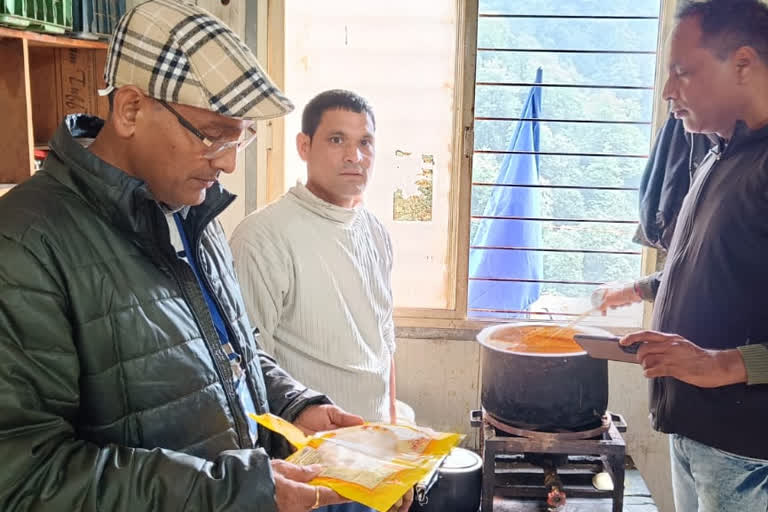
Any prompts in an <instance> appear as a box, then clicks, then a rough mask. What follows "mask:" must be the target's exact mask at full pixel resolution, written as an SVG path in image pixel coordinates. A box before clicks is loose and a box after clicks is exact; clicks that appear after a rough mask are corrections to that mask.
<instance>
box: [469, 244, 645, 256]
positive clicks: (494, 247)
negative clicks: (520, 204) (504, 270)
mask: <svg viewBox="0 0 768 512" xmlns="http://www.w3.org/2000/svg"><path fill="white" fill-rule="evenodd" d="M469 248H470V249H480V250H493V251H531V252H555V253H568V254H610V255H618V256H641V255H642V254H643V253H642V252H640V251H613V250H604V249H559V248H543V247H510V246H505V245H470V246H469Z"/></svg>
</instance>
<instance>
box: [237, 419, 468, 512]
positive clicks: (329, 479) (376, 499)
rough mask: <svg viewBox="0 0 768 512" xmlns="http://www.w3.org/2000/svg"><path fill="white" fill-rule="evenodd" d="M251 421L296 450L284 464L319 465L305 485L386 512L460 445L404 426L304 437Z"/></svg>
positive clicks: (280, 422) (287, 427)
mask: <svg viewBox="0 0 768 512" xmlns="http://www.w3.org/2000/svg"><path fill="white" fill-rule="evenodd" d="M250 417H251V418H252V419H253V420H255V421H257V422H258V423H259V424H261V425H262V426H264V427H266V428H268V429H269V430H272V431H274V432H277V433H279V434H282V435H283V436H284V437H285V438H286V439H287V440H288V442H289V443H291V444H292V445H293V446H294V447H295V448H296V452H295V453H294V454H293V455H291V456H290V457H288V459H286V460H288V462H292V463H294V464H297V465H300V466H308V465H311V464H320V465H321V466H323V471H322V472H321V473H320V474H319V475H318V476H317V477H316V478H315V479H314V480H312V481H311V482H310V483H311V484H312V485H322V486H324V487H329V488H331V489H333V490H334V491H336V492H337V493H339V494H340V495H342V496H344V497H345V498H347V499H350V500H352V501H356V502H358V503H362V504H363V505H366V506H368V507H371V508H373V509H375V510H378V511H379V512H386V511H387V510H389V508H390V507H392V505H394V504H395V503H397V500H399V499H400V498H402V497H403V495H405V493H406V492H408V490H409V489H410V488H411V487H413V486H414V485H415V484H416V483H417V482H418V481H419V480H421V479H422V478H423V477H424V476H425V475H426V474H427V473H429V472H430V471H431V470H432V469H433V468H434V467H435V466H436V465H437V464H438V463H439V462H440V459H441V458H442V457H443V456H444V455H446V454H447V453H448V452H450V451H451V448H453V447H454V446H456V445H457V444H459V442H460V441H461V439H462V438H463V437H464V436H462V435H459V434H447V433H442V432H434V431H433V430H430V429H427V428H423V427H416V426H406V425H389V424H385V423H366V424H364V425H360V426H355V427H347V428H340V429H338V430H332V431H329V432H318V433H317V434H315V435H313V436H310V437H307V436H305V435H304V433H303V432H302V431H301V430H299V429H298V428H296V427H295V426H294V425H292V424H291V423H289V422H287V421H285V420H284V419H282V418H279V417H277V416H274V415H272V414H262V415H260V416H256V415H254V414H250Z"/></svg>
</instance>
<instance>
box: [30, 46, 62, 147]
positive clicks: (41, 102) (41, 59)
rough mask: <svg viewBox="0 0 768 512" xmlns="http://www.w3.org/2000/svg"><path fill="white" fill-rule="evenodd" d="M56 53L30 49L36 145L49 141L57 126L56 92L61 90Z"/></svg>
mask: <svg viewBox="0 0 768 512" xmlns="http://www.w3.org/2000/svg"><path fill="white" fill-rule="evenodd" d="M56 52H57V49H56V48H53V47H36V48H30V51H29V70H30V76H31V77H32V81H31V82H30V90H31V95H32V126H33V133H34V138H33V140H34V141H35V143H36V144H44V143H46V142H47V141H48V140H50V138H51V136H52V135H53V133H54V132H55V131H56V127H57V126H58V125H59V120H60V118H59V112H58V108H57V107H56V105H57V102H58V94H57V91H60V90H61V80H60V79H59V78H60V77H59V75H58V73H57V72H56Z"/></svg>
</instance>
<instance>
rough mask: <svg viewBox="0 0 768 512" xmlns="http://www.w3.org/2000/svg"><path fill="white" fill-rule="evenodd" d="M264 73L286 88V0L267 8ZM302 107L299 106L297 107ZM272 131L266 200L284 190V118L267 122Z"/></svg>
mask: <svg viewBox="0 0 768 512" xmlns="http://www.w3.org/2000/svg"><path fill="white" fill-rule="evenodd" d="M267 25H268V27H269V29H268V32H267V56H268V58H267V73H268V74H269V76H270V77H271V78H272V80H273V82H274V84H275V85H276V86H277V87H279V88H280V90H283V91H284V90H285V0H274V1H270V2H269V3H268V7H267ZM299 108H301V107H299ZM267 124H268V125H269V127H270V131H271V134H272V150H271V151H270V152H269V153H268V154H267V202H272V201H274V200H275V199H277V198H278V197H280V196H281V195H283V191H284V190H285V121H284V120H283V118H278V119H272V120H270V121H267Z"/></svg>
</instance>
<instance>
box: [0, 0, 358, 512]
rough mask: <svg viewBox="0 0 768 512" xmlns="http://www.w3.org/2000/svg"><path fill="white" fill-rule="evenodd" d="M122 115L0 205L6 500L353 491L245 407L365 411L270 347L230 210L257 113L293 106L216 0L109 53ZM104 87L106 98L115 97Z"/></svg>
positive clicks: (299, 499)
mask: <svg viewBox="0 0 768 512" xmlns="http://www.w3.org/2000/svg"><path fill="white" fill-rule="evenodd" d="M105 79H106V82H107V85H108V86H109V89H110V90H111V92H110V94H111V95H112V96H111V104H112V111H111V113H110V116H109V119H108V120H107V121H106V122H101V121H94V122H91V123H85V127H84V130H85V133H83V134H81V135H85V136H87V137H88V138H95V141H94V142H93V143H92V144H91V145H90V147H89V148H88V149H85V148H83V147H82V145H81V144H79V143H78V141H76V140H75V138H74V137H73V134H74V133H76V131H77V130H76V129H75V128H81V127H76V126H73V125H72V124H70V123H68V122H65V123H63V124H62V125H61V127H60V128H59V129H58V131H57V132H56V134H55V135H54V137H53V139H52V140H51V142H50V146H51V155H50V156H49V157H48V159H46V162H45V165H44V167H43V170H41V171H40V172H38V173H36V174H35V175H34V176H33V177H31V178H30V179H29V180H27V181H26V182H24V183H22V184H21V185H19V186H18V187H15V188H14V189H13V190H12V191H11V192H10V193H8V194H7V195H6V196H4V197H3V198H2V200H0V460H1V461H2V463H0V510H2V511H3V512H11V511H27V512H33V511H62V512H63V511H75V510H77V511H81V512H86V511H87V512H95V511H102V510H109V511H112V512H129V511H130V512H144V511H145V512H149V511H171V510H177V511H182V510H183V511H185V512H186V511H189V512H194V511H200V512H203V511H206V512H213V511H217V512H227V511H231V512H234V511H249V512H252V511H255V512H276V511H277V512H305V511H307V510H310V509H314V508H318V507H320V506H323V505H329V504H335V503H339V502H341V501H344V500H343V499H342V498H341V497H340V496H339V495H338V494H337V493H335V492H334V491H332V490H330V489H328V488H326V487H318V486H313V485H309V484H308V482H309V481H310V480H312V478H313V477H314V476H315V475H316V474H317V473H318V471H319V470H320V468H318V467H299V466H296V465H293V464H289V463H287V462H285V461H280V460H275V459H273V458H272V457H274V456H276V455H278V452H277V450H275V447H276V443H275V442H274V438H273V437H272V436H271V435H270V434H269V433H268V432H266V431H264V430H262V429H260V428H258V427H257V426H256V425H255V423H254V422H253V421H252V420H250V419H249V417H248V414H247V413H249V412H251V413H256V414H258V413H265V412H272V413H274V414H276V415H279V416H280V417H282V418H284V419H285V420H287V421H290V422H292V423H293V424H295V425H297V426H298V427H300V428H302V429H303V430H304V431H317V430H329V429H332V428H335V427H340V426H348V425H352V424H358V423H361V422H362V419H361V418H359V417H357V416H353V415H351V414H347V413H345V412H344V411H342V410H341V409H340V408H338V407H336V406H335V405H333V404H331V403H330V401H329V400H328V398H327V397H325V396H324V395H322V394H320V393H317V392H314V391H312V390H310V389H307V388H306V386H303V385H301V384H300V383H299V382H297V381H295V380H294V379H293V378H291V376H290V375H288V374H287V373H286V372H284V371H283V370H282V369H281V368H280V367H279V366H278V365H277V364H276V363H275V361H274V360H273V359H272V358H271V357H270V356H269V355H267V354H265V353H264V352H262V351H261V350H259V347H258V345H257V343H256V340H255V338H254V334H253V333H252V328H251V324H250V322H249V319H248V318H247V316H246V314H245V306H244V305H243V300H242V297H241V295H240V289H239V286H238V284H237V279H236V277H235V272H234V269H233V268H232V254H231V253H230V251H229V247H228V245H227V242H226V239H225V237H224V233H223V230H222V229H221V226H220V224H219V223H218V222H217V221H216V216H217V215H218V214H219V213H221V212H222V211H223V210H224V209H225V208H226V207H227V206H228V205H229V204H231V202H232V201H233V200H234V196H233V195H232V194H229V193H228V192H227V191H226V190H224V189H223V188H222V187H221V186H220V184H219V183H218V176H219V174H220V173H221V172H224V173H231V172H233V171H234V170H235V160H236V153H237V152H238V151H240V150H242V149H243V148H244V147H245V146H246V145H247V144H248V143H249V142H251V141H253V139H254V135H255V131H254V130H253V122H254V120H256V119H269V118H273V117H278V116H282V115H285V114H286V113H287V112H290V110H291V109H292V105H291V103H290V102H289V101H288V100H287V99H286V98H285V97H284V96H283V95H282V94H281V93H280V91H279V90H277V89H276V88H275V87H274V85H273V84H272V83H271V81H270V79H269V77H268V76H267V75H266V74H265V73H264V72H263V71H262V70H261V68H260V66H259V64H258V62H257V61H256V59H255V57H254V56H253V55H252V53H251V52H250V51H249V50H248V48H247V47H246V46H245V45H244V44H243V43H242V42H241V41H240V40H239V39H238V38H237V36H236V35H235V34H234V33H233V32H232V31H231V30H230V29H228V28H227V27H226V26H224V25H223V24H222V23H221V22H220V21H219V20H218V19H216V18H215V17H213V16H211V15H210V14H209V13H207V12H206V11H204V10H202V9H200V8H198V7H195V6H194V5H189V4H187V3H182V2H177V1H174V0H153V1H150V2H145V3H142V4H141V5H139V6H137V7H135V8H134V9H132V10H131V11H129V12H128V13H127V14H126V15H125V17H124V18H123V19H122V20H121V22H120V23H119V24H118V27H117V30H116V33H115V35H114V37H113V40H112V43H111V45H110V49H109V53H108V59H107V66H106V72H105ZM105 92H108V91H105Z"/></svg>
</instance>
